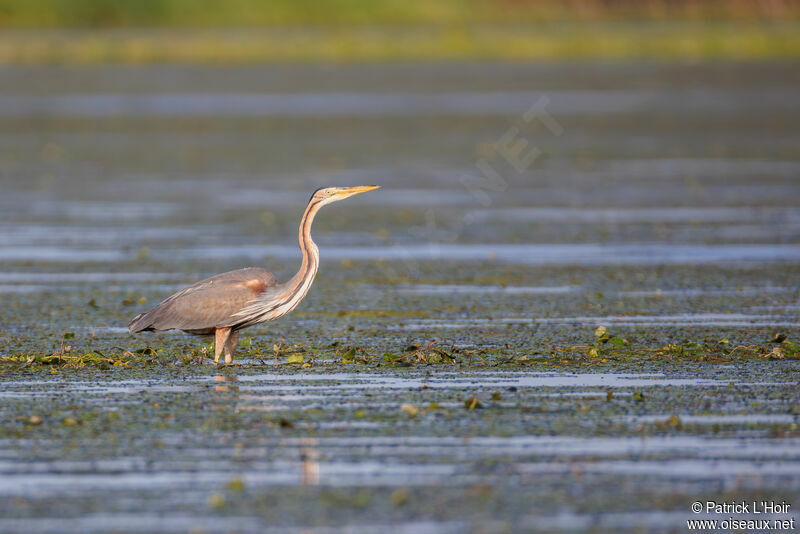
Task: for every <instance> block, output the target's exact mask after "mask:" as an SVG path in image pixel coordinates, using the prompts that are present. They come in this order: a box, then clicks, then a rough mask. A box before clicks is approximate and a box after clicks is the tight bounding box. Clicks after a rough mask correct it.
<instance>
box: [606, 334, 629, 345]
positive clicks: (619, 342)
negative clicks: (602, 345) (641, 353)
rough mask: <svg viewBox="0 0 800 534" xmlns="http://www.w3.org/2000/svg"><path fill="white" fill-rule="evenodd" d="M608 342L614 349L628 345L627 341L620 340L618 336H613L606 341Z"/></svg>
mask: <svg viewBox="0 0 800 534" xmlns="http://www.w3.org/2000/svg"><path fill="white" fill-rule="evenodd" d="M608 342H609V343H610V344H612V345H614V346H615V347H622V346H624V345H626V344H627V343H628V340H627V339H624V338H621V337H619V336H614V337H612V338H610V339H609V340H608Z"/></svg>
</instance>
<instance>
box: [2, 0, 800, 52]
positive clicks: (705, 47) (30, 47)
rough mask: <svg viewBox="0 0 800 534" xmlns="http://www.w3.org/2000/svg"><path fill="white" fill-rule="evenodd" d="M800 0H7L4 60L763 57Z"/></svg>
mask: <svg viewBox="0 0 800 534" xmlns="http://www.w3.org/2000/svg"><path fill="white" fill-rule="evenodd" d="M798 56H800V0H727V1H726V0H640V1H635V0H428V1H425V0H316V1H310V0H227V1H221V0H213V1H212V0H0V63H6V64H9V63H97V62H125V63H146V62H172V61H175V62H218V63H241V62H256V61H272V62H296V61H391V60H461V59H505V60H565V59H567V60H569V59H738V60H741V59H764V58H783V59H786V58H796V57H798Z"/></svg>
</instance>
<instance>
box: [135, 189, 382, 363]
mask: <svg viewBox="0 0 800 534" xmlns="http://www.w3.org/2000/svg"><path fill="white" fill-rule="evenodd" d="M379 187H380V186H377V185H360V186H354V187H326V188H323V189H317V190H316V191H314V194H313V195H311V200H309V201H308V206H306V210H305V212H304V213H303V218H302V219H301V220H300V232H299V240H300V250H301V252H302V253H303V260H302V262H301V264H300V270H299V271H297V274H296V275H294V276H293V277H292V278H291V279H290V280H289V281H287V282H285V283H283V284H279V283H278V282H277V280H276V279H275V275H274V274H272V273H271V272H269V271H267V270H266V269H261V268H258V267H248V268H245V269H238V270H236V271H230V272H227V273H222V274H218V275H216V276H212V277H211V278H206V279H205V280H200V281H199V282H197V283H195V284H192V285H191V286H189V287H187V288H185V289H182V290H180V291H178V292H177V293H175V294H174V295H172V296H170V297H167V298H166V299H164V300H163V301H162V302H161V303H160V304H159V305H158V306H156V307H155V308H152V309H151V310H148V311H146V312H144V313H140V314H139V315H137V316H136V317H134V318H133V320H132V321H131V322H130V324H129V325H128V330H130V331H131V333H136V332H142V331H154V330H173V329H177V330H183V331H184V332H187V333H189V334H194V335H200V336H210V335H214V337H215V346H214V363H215V364H217V363H219V357H220V354H222V352H223V351H224V352H225V363H232V362H233V353H234V351H235V350H236V344H237V343H238V339H239V330H241V329H243V328H247V327H248V326H253V325H255V324H258V323H263V322H266V321H273V320H275V319H277V318H278V317H282V316H284V315H286V314H287V313H289V312H290V311H292V310H293V309H294V308H295V307H296V306H297V305H298V304H299V303H300V301H301V300H303V297H305V296H306V293H308V290H309V288H310V287H311V284H312V283H313V282H314V277H315V276H316V275H317V269H318V267H319V249H318V248H317V245H316V244H315V243H314V241H313V240H312V239H311V223H312V222H313V221H314V216H315V215H316V214H317V212H318V211H319V210H320V208H322V207H323V206H325V205H327V204H331V203H333V202H337V201H339V200H344V199H345V198H347V197H351V196H353V195H357V194H359V193H366V192H367V191H372V190H374V189H378V188H379Z"/></svg>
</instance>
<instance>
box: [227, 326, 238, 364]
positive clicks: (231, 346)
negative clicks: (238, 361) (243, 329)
mask: <svg viewBox="0 0 800 534" xmlns="http://www.w3.org/2000/svg"><path fill="white" fill-rule="evenodd" d="M238 343H239V332H231V335H230V337H228V341H227V343H225V363H233V353H234V351H236V345H237V344H238Z"/></svg>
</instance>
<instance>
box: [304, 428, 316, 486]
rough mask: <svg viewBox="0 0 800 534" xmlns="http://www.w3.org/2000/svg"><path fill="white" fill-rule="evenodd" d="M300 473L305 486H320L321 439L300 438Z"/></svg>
mask: <svg viewBox="0 0 800 534" xmlns="http://www.w3.org/2000/svg"><path fill="white" fill-rule="evenodd" d="M300 472H301V478H300V480H301V482H302V484H303V485H305V486H316V485H318V484H319V439H317V438H300Z"/></svg>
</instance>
